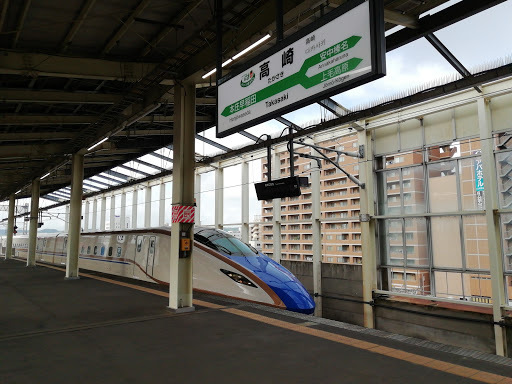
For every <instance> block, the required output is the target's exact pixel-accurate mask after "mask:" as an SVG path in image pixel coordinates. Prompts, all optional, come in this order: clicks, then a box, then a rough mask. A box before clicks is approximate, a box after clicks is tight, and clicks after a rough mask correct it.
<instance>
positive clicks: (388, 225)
mask: <svg viewBox="0 0 512 384" xmlns="http://www.w3.org/2000/svg"><path fill="white" fill-rule="evenodd" d="M380 233H381V234H383V236H382V237H381V239H383V240H384V242H385V244H384V247H382V250H383V251H384V255H383V256H384V257H383V260H382V262H383V263H384V264H385V265H401V266H404V265H405V254H404V238H403V220H402V219H391V220H383V221H381V231H380Z"/></svg>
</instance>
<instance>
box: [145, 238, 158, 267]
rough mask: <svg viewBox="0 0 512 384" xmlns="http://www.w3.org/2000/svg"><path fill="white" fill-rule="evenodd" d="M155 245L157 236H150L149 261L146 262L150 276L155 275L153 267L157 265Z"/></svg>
mask: <svg viewBox="0 0 512 384" xmlns="http://www.w3.org/2000/svg"><path fill="white" fill-rule="evenodd" d="M155 247H156V237H155V236H151V237H150V238H149V249H148V258H147V263H146V273H147V274H148V275H150V276H153V268H154V265H155Z"/></svg>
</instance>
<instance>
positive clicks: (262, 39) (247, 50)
mask: <svg viewBox="0 0 512 384" xmlns="http://www.w3.org/2000/svg"><path fill="white" fill-rule="evenodd" d="M268 39H270V33H267V34H266V35H265V36H263V37H262V38H261V39H259V40H258V41H257V42H255V43H254V44H251V45H249V46H248V47H247V48H245V49H244V50H243V51H240V52H238V53H237V54H236V55H235V56H233V60H236V59H238V58H239V57H240V56H242V55H245V54H246V53H247V52H249V51H250V50H252V49H254V48H256V47H257V46H258V45H260V44H261V43H263V42H264V41H266V40H268Z"/></svg>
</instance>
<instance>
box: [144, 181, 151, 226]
mask: <svg viewBox="0 0 512 384" xmlns="http://www.w3.org/2000/svg"><path fill="white" fill-rule="evenodd" d="M144 194H145V199H144V228H149V227H151V187H150V186H149V185H148V186H147V187H146V188H145V189H144Z"/></svg>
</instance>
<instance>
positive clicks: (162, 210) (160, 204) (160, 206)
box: [158, 182, 170, 227]
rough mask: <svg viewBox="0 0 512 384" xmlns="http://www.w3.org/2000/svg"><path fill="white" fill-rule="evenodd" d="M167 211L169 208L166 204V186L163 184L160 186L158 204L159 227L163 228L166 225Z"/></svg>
mask: <svg viewBox="0 0 512 384" xmlns="http://www.w3.org/2000/svg"><path fill="white" fill-rule="evenodd" d="M166 209H168V208H167V207H166V204H165V184H164V183H163V182H162V183H161V184H160V201H159V202H158V225H159V226H161V227H163V226H164V224H165V212H166ZM169 209H170V207H169Z"/></svg>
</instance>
